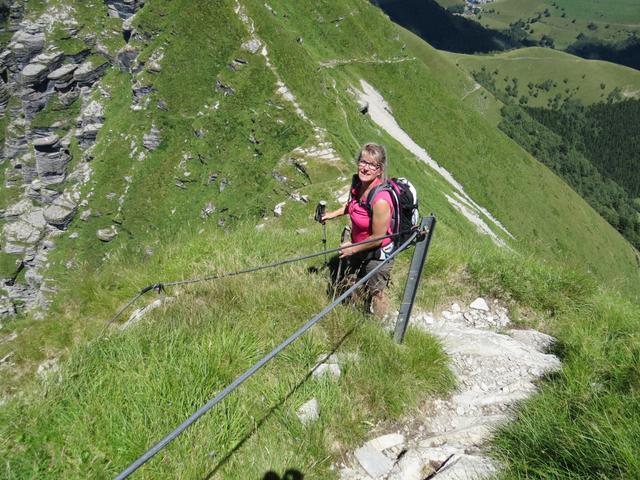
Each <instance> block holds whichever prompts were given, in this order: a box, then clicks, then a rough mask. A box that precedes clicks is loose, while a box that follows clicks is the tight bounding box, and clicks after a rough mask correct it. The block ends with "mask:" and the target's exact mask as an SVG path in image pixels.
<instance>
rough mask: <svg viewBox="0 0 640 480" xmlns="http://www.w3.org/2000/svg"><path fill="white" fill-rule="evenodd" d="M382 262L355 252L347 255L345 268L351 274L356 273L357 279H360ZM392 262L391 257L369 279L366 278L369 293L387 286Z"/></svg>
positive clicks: (379, 290)
mask: <svg viewBox="0 0 640 480" xmlns="http://www.w3.org/2000/svg"><path fill="white" fill-rule="evenodd" d="M382 262H383V261H382V260H377V259H367V257H366V255H364V254H356V255H353V256H351V257H349V263H348V267H347V268H348V271H349V272H350V273H351V274H355V275H356V278H357V280H360V279H361V278H362V277H364V276H365V275H366V274H368V273H369V272H371V271H372V270H373V269H374V268H376V267H377V266H378V265H380V264H381V263H382ZM393 262H394V260H393V259H391V260H389V261H388V262H387V263H385V264H384V265H383V266H382V267H381V268H380V269H379V270H378V271H377V272H376V273H375V274H374V275H373V276H372V277H371V278H370V279H369V280H367V282H366V283H365V286H366V288H367V291H368V292H369V293H370V294H374V293H376V292H381V291H382V290H384V289H385V288H387V287H388V286H389V281H390V280H391V269H392V268H393Z"/></svg>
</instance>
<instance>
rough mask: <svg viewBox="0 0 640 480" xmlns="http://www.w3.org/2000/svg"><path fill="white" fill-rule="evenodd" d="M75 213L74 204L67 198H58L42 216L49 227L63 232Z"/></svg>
mask: <svg viewBox="0 0 640 480" xmlns="http://www.w3.org/2000/svg"><path fill="white" fill-rule="evenodd" d="M76 211H77V206H76V204H75V203H74V202H73V201H72V200H71V199H70V198H69V197H68V196H60V197H58V198H56V199H55V200H54V201H53V203H52V204H51V205H49V206H48V207H47V208H46V209H45V210H44V212H43V216H44V219H45V220H46V221H47V223H48V224H49V225H52V226H54V227H56V228H58V229H60V230H65V229H66V228H67V226H68V225H69V223H71V220H72V219H73V217H74V215H75V214H76Z"/></svg>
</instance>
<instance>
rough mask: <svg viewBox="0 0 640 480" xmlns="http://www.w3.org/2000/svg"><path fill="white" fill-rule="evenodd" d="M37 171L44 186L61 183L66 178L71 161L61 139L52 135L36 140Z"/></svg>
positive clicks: (34, 146) (34, 144)
mask: <svg viewBox="0 0 640 480" xmlns="http://www.w3.org/2000/svg"><path fill="white" fill-rule="evenodd" d="M32 143H33V148H34V150H35V155H36V171H37V174H38V179H39V180H40V184H41V185H42V186H47V185H53V184H58V183H61V182H63V181H64V180H65V178H66V173H67V171H66V167H67V164H68V163H69V160H71V155H70V154H69V150H68V149H67V148H64V147H63V146H62V143H61V142H60V138H59V137H58V136H57V135H54V134H51V135H47V136H44V137H37V138H34V139H33V141H32Z"/></svg>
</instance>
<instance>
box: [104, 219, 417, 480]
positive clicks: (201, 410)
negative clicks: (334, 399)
mask: <svg viewBox="0 0 640 480" xmlns="http://www.w3.org/2000/svg"><path fill="white" fill-rule="evenodd" d="M395 235H398V234H395ZM417 235H418V231H417V230H414V231H413V233H412V234H411V236H410V237H409V239H408V240H407V241H405V242H404V243H403V244H402V245H401V246H400V247H399V248H398V249H397V250H395V251H394V252H393V253H391V255H389V256H388V257H387V258H386V259H385V260H383V261H382V262H381V263H380V264H378V265H376V266H375V267H374V268H373V269H372V270H371V271H370V272H369V273H367V274H366V275H365V276H364V277H362V278H361V279H360V280H358V281H357V282H356V283H355V284H354V285H353V286H351V287H350V288H349V289H348V290H346V291H345V292H344V293H343V294H342V295H340V296H339V297H338V298H337V299H336V300H334V301H333V302H332V303H331V304H329V305H327V306H326V307H325V308H323V309H322V310H321V311H320V313H318V314H316V315H315V316H314V317H313V318H312V319H311V320H309V321H307V323H305V324H304V325H303V326H302V327H300V328H299V329H298V330H296V331H295V332H294V333H293V334H292V335H290V336H289V337H288V338H287V339H286V340H285V341H284V342H282V343H281V344H280V345H278V346H277V347H276V348H274V349H273V350H272V351H271V352H269V353H268V354H267V355H265V356H264V357H262V358H261V359H260V360H259V361H258V362H257V363H255V364H254V365H253V366H252V367H250V368H249V369H248V370H246V371H245V372H244V373H243V374H242V375H240V376H239V377H238V378H236V379H235V380H234V381H233V382H232V383H231V384H229V385H228V386H227V387H226V388H225V389H224V390H222V391H221V392H220V393H218V394H217V395H216V396H215V397H214V398H212V399H211V400H209V401H208V402H207V403H206V404H204V405H203V406H202V407H200V408H199V409H198V410H197V411H196V412H195V413H194V414H193V415H191V416H190V417H189V418H187V419H186V420H185V421H184V422H182V423H181V424H180V425H179V426H178V427H177V428H176V429H175V430H173V431H172V432H171V433H169V434H168V435H167V436H165V437H164V438H163V439H162V440H160V441H159V442H158V443H156V444H155V445H154V446H153V447H151V448H150V449H149V450H147V451H146V452H145V453H144V454H143V455H141V456H140V457H138V459H137V460H135V461H134V462H133V463H131V464H130V465H129V466H128V467H127V468H126V469H124V470H123V471H122V472H121V473H120V474H119V475H118V476H117V477H115V480H123V479H125V478H127V477H129V475H131V474H132V473H133V472H135V471H136V470H137V469H138V468H140V467H141V466H142V465H144V464H145V463H146V462H147V461H148V460H150V459H151V458H152V457H153V456H155V455H156V454H157V453H158V452H159V451H160V450H162V449H163V448H164V447H166V446H167V445H168V444H169V443H170V442H171V441H173V440H175V438H176V437H178V435H180V434H181V433H182V432H183V431H184V430H186V429H187V428H188V427H189V426H191V425H192V424H193V423H194V422H196V421H197V420H198V419H199V418H200V417H201V416H202V415H204V414H205V413H207V412H208V411H209V410H211V409H212V408H213V407H215V406H216V405H217V404H218V403H220V402H221V401H222V400H223V399H224V398H225V397H226V396H227V395H229V394H230V393H231V392H233V391H234V390H235V389H236V388H238V387H239V386H240V385H241V384H242V383H244V382H245V380H247V379H248V378H249V377H251V376H252V375H253V374H254V373H256V372H257V371H258V370H259V369H260V368H262V367H263V366H264V365H265V364H266V363H267V362H269V361H270V360H271V359H273V358H274V357H275V356H276V355H278V354H279V353H280V352H282V351H283V350H284V349H285V348H286V347H288V346H289V345H290V344H292V343H293V342H294V341H295V340H297V339H298V338H299V337H300V336H302V335H303V334H304V333H305V332H306V331H307V330H309V329H310V328H311V327H313V326H314V325H315V324H316V323H318V322H319V321H320V320H321V319H322V318H323V317H324V316H325V315H326V314H327V313H329V312H330V311H331V310H333V309H334V308H335V307H336V306H337V305H339V304H340V303H342V301H343V300H344V299H345V298H347V297H348V296H349V295H351V294H352V293H353V292H354V291H355V290H356V289H357V288H359V287H360V286H361V285H363V284H364V283H365V282H366V281H367V280H369V278H371V277H372V276H373V275H374V274H375V273H376V272H377V271H378V270H380V269H381V268H382V266H383V265H385V264H386V263H387V262H388V261H390V260H391V259H393V258H394V257H395V256H396V255H397V254H399V253H400V252H402V251H403V250H404V249H406V248H407V247H408V246H409V245H410V244H411V242H413V240H414V239H415V238H416V236H417ZM379 239H380V238H377V239H376V240H379ZM354 245H355V244H354ZM336 250H339V249H336ZM323 253H324V252H320V255H322V254H323ZM315 256H318V255H315Z"/></svg>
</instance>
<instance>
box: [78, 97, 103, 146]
mask: <svg viewBox="0 0 640 480" xmlns="http://www.w3.org/2000/svg"><path fill="white" fill-rule="evenodd" d="M83 104H84V105H83V107H82V111H81V112H80V116H79V117H78V120H77V123H76V137H77V138H78V142H79V143H80V146H81V147H82V148H84V149H86V148H88V147H90V146H91V145H93V143H94V142H95V141H96V137H97V135H98V132H99V131H100V129H101V128H102V125H103V123H104V108H103V106H102V104H101V103H99V102H98V101H97V100H89V99H88V98H87V96H86V95H85V98H84V99H83Z"/></svg>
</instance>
